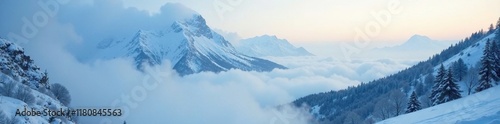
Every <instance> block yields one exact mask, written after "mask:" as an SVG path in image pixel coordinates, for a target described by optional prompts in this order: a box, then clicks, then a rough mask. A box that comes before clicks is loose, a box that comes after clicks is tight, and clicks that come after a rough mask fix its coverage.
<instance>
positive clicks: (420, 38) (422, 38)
mask: <svg viewBox="0 0 500 124" xmlns="http://www.w3.org/2000/svg"><path fill="white" fill-rule="evenodd" d="M419 41H432V39H431V38H429V37H427V36H424V35H419V34H415V35H413V36H411V38H410V39H408V41H407V42H419Z"/></svg>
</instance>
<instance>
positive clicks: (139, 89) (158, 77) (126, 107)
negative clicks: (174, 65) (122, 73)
mask: <svg viewBox="0 0 500 124" xmlns="http://www.w3.org/2000/svg"><path fill="white" fill-rule="evenodd" d="M144 74H146V75H145V76H144V78H143V79H142V82H141V83H140V84H139V85H137V86H135V87H133V88H132V89H131V90H130V92H128V93H126V94H122V95H121V97H120V98H117V99H115V100H113V102H112V103H111V108H121V109H122V110H123V115H122V116H120V117H119V119H120V120H121V121H125V120H126V118H127V117H128V116H129V115H130V110H132V109H136V108H137V107H138V106H139V103H141V102H143V101H144V100H146V98H148V92H150V91H153V90H155V89H157V88H158V87H159V85H160V83H163V82H164V80H163V77H164V76H169V75H172V73H165V71H161V70H160V68H159V67H157V66H154V67H153V68H152V69H151V68H146V69H145V70H144ZM100 123H101V124H112V123H113V122H112V121H111V119H110V118H103V119H102V120H101V121H100Z"/></svg>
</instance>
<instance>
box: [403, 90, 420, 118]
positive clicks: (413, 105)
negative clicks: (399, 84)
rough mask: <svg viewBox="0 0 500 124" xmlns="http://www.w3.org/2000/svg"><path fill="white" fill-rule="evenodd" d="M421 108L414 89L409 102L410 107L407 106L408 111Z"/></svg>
mask: <svg viewBox="0 0 500 124" xmlns="http://www.w3.org/2000/svg"><path fill="white" fill-rule="evenodd" d="M420 109H422V107H421V106H420V101H418V97H417V94H416V93H415V91H413V93H411V96H410V102H408V107H407V108H406V113H412V112H415V111H418V110H420Z"/></svg>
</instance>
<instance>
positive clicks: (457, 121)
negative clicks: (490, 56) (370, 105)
mask: <svg viewBox="0 0 500 124" xmlns="http://www.w3.org/2000/svg"><path fill="white" fill-rule="evenodd" d="M498 94H500V86H496V87H493V88H490V89H488V90H485V91H483V92H479V93H476V94H473V95H470V96H467V97H464V98H461V99H458V100H454V101H451V102H447V103H443V104H440V105H437V106H433V107H430V108H426V109H423V110H420V111H416V112H413V113H409V114H405V115H401V116H398V117H394V118H390V119H387V120H384V121H381V122H379V124H499V123H500V95H498Z"/></svg>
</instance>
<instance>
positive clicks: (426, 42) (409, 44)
mask: <svg viewBox="0 0 500 124" xmlns="http://www.w3.org/2000/svg"><path fill="white" fill-rule="evenodd" d="M449 45H450V44H446V43H445V42H444V41H437V40H432V39H431V38H429V37H427V36H423V35H418V34H416V35H413V36H412V37H410V39H408V40H407V41H406V42H404V43H403V44H401V45H398V46H392V47H385V48H382V49H384V50H393V51H396V50H402V51H404V50H418V51H424V50H429V49H431V50H436V49H437V50H442V49H444V48H446V47H448V46H449ZM422 48H427V49H422ZM438 52H439V51H438ZM436 53H437V52H436Z"/></svg>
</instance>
